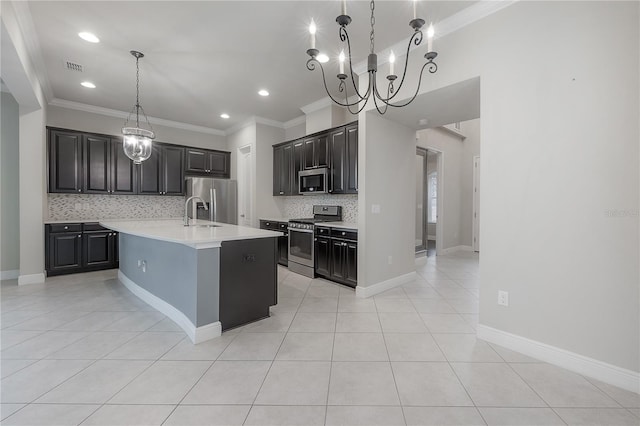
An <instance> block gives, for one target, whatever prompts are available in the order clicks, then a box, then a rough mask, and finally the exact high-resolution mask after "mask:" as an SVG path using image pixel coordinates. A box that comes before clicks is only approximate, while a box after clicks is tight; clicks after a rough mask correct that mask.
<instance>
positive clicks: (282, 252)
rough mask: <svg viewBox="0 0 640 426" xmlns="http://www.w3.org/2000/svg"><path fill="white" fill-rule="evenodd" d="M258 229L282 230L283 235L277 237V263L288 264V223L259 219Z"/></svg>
mask: <svg viewBox="0 0 640 426" xmlns="http://www.w3.org/2000/svg"><path fill="white" fill-rule="evenodd" d="M260 229H267V230H269V231H280V232H284V236H282V237H278V264H280V265H282V266H289V223H288V222H277V221H272V220H264V219H261V220H260Z"/></svg>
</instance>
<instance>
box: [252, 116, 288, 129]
mask: <svg viewBox="0 0 640 426" xmlns="http://www.w3.org/2000/svg"><path fill="white" fill-rule="evenodd" d="M253 119H254V120H255V122H256V124H264V125H265V126H270V127H276V128H278V129H284V123H282V122H281V121H276V120H270V119H268V118H264V117H258V116H253Z"/></svg>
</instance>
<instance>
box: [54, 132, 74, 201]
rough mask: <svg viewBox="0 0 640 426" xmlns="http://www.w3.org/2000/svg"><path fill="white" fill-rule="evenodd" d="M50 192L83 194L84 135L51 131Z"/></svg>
mask: <svg viewBox="0 0 640 426" xmlns="http://www.w3.org/2000/svg"><path fill="white" fill-rule="evenodd" d="M48 140H49V143H48V148H49V192H63V193H76V194H77V193H82V186H83V167H82V133H81V132H74V131H64V130H49V133H48Z"/></svg>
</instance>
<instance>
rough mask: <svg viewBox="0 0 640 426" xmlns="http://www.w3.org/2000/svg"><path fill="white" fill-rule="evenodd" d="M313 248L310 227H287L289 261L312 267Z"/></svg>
mask: <svg viewBox="0 0 640 426" xmlns="http://www.w3.org/2000/svg"><path fill="white" fill-rule="evenodd" d="M314 250H315V249H314V243H313V230H312V229H295V228H289V262H296V263H299V264H301V265H305V266H309V267H311V268H313V257H314Z"/></svg>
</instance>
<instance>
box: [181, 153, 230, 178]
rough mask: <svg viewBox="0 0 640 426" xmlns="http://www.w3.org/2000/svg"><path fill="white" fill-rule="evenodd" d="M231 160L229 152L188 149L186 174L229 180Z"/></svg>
mask: <svg viewBox="0 0 640 426" xmlns="http://www.w3.org/2000/svg"><path fill="white" fill-rule="evenodd" d="M230 159H231V153H229V152H224V151H214V150H205V149H196V148H187V149H186V167H185V172H186V173H189V174H198V175H210V176H212V177H221V178H229V176H230V170H229V163H230Z"/></svg>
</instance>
